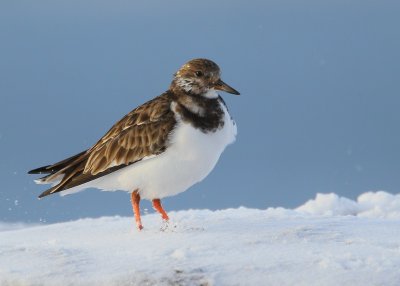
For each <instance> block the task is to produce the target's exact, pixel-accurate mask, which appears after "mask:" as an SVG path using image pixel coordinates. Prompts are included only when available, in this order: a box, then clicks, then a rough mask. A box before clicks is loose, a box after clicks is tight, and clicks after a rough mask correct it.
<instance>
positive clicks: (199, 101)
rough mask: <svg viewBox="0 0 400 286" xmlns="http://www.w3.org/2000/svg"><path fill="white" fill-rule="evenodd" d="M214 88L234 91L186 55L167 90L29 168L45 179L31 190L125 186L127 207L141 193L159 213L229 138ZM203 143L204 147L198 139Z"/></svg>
mask: <svg viewBox="0 0 400 286" xmlns="http://www.w3.org/2000/svg"><path fill="white" fill-rule="evenodd" d="M215 90H223V91H226V92H230V93H234V94H239V93H238V92H237V91H236V90H234V89H233V88H231V87H230V86H228V85H226V84H225V83H224V82H222V81H221V79H220V70H219V67H218V66H217V65H216V64H215V63H214V62H212V61H210V60H206V59H195V60H192V61H189V62H188V63H186V64H185V65H184V66H182V67H181V69H179V71H178V72H177V73H176V74H175V76H174V79H173V81H172V83H171V86H170V88H169V90H168V91H166V92H165V93H163V94H162V95H160V96H158V97H156V98H154V99H152V100H150V101H148V102H147V103H145V104H143V105H141V106H139V107H137V108H135V109H134V110H132V111H131V112H129V113H128V114H127V115H126V116H124V117H123V118H122V119H121V120H120V121H118V122H117V123H116V124H115V125H114V126H113V127H112V128H111V129H110V130H109V131H108V132H107V133H106V134H105V135H104V136H103V137H102V138H101V139H100V140H99V141H98V142H97V143H96V144H94V145H93V146H92V147H91V148H90V149H88V150H86V151H84V152H81V153H79V154H77V155H75V156H72V157H70V158H68V159H65V160H63V161H60V162H58V163H55V164H53V165H49V166H44V167H41V168H38V169H35V170H32V171H30V172H29V173H30V174H47V175H46V176H45V177H43V178H41V179H39V180H37V182H38V183H44V184H46V183H52V184H53V187H52V188H50V189H48V190H46V191H45V192H43V193H42V194H41V195H40V196H39V197H44V196H47V195H50V194H53V193H57V192H62V191H65V192H66V193H72V192H76V191H80V190H83V189H85V188H88V187H95V188H99V189H102V190H116V189H121V190H125V191H129V192H131V193H132V202H133V204H134V209H136V208H138V204H139V200H140V196H142V197H144V198H148V199H152V200H153V204H154V207H155V208H156V209H157V210H158V211H160V212H161V213H162V214H163V212H164V210H163V209H162V207H161V203H160V201H159V200H160V198H163V197H165V196H169V195H174V194H176V193H179V192H181V191H184V190H185V189H187V188H188V187H190V186H191V185H192V184H194V183H196V182H197V181H200V180H202V179H203V178H204V177H205V176H206V175H207V174H208V173H209V172H210V171H211V170H212V168H213V167H214V165H215V163H216V161H217V160H218V158H219V155H220V154H221V153H222V151H223V149H224V148H225V146H226V145H228V144H229V143H231V142H232V141H233V140H234V136H235V134H236V126H235V124H234V122H233V121H232V120H231V117H230V115H229V114H228V111H227V108H226V105H225V103H224V101H223V100H222V98H221V97H220V96H219V95H218V94H217V93H216V92H215ZM227 123H229V124H228V125H226V124H227ZM190 130H193V131H190ZM195 130H198V131H195ZM193 132H194V133H193ZM207 138H210V140H208V139H207ZM212 138H214V139H212ZM208 141H209V142H208ZM200 142H201V143H200ZM213 142H214V143H213ZM207 143H209V144H210V146H204V145H207ZM203 148H204V150H203ZM206 148H214V149H215V151H213V150H212V149H206ZM167 150H168V151H167ZM169 150H171V151H169ZM213 152H214V153H213ZM214 154H215V155H214ZM174 161H176V163H175V164H178V165H176V166H175V165H174ZM199 162H200V163H199ZM168 165H171V166H172V167H173V168H176V170H175V169H174V170H173V172H172V171H171V170H170V169H169V168H168ZM180 168H186V169H187V170H180ZM190 169H193V174H191V173H188V171H190ZM196 170H197V171H196ZM196 174H197V175H196ZM130 178H131V179H132V180H130ZM157 182H158V183H159V184H157ZM166 184H168V186H165V185H166ZM171 184H176V188H174V186H171ZM163 186H165V187H163ZM161 189H164V190H161ZM165 216H166V213H165V212H164V214H163V218H165ZM139 220H140V216H139ZM138 225H139V224H138ZM140 226H141V224H140Z"/></svg>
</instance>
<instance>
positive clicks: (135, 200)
mask: <svg viewBox="0 0 400 286" xmlns="http://www.w3.org/2000/svg"><path fill="white" fill-rule="evenodd" d="M131 202H132V208H133V213H134V215H135V220H136V225H137V227H138V229H139V230H142V229H143V225H142V221H141V219H140V208H139V203H140V195H139V193H138V190H135V191H133V192H132V194H131Z"/></svg>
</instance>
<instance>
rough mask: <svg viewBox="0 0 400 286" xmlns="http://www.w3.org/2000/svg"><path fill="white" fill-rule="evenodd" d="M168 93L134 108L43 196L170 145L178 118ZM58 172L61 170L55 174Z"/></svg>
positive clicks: (104, 173)
mask: <svg viewBox="0 0 400 286" xmlns="http://www.w3.org/2000/svg"><path fill="white" fill-rule="evenodd" d="M170 105H171V97H170V96H168V94H167V93H164V94H162V95H161V96H159V97H157V98H155V99H153V100H151V101H149V102H147V103H145V104H143V105H141V106H139V107H138V108H136V109H134V110H132V111H131V112H130V113H128V114H127V115H126V116H125V117H123V118H122V119H121V120H120V121H118V122H117V123H116V124H115V125H114V126H113V127H112V128H111V129H110V130H109V131H108V132H107V133H106V134H105V135H104V136H103V137H102V138H101V139H100V140H99V141H98V142H97V143H96V144H95V145H94V146H93V147H92V148H90V149H89V150H88V151H87V152H86V154H84V157H85V159H84V160H82V157H80V158H81V160H79V161H76V162H74V163H72V164H71V165H70V167H69V168H68V167H67V168H64V169H63V170H62V172H63V173H62V174H63V175H64V177H63V179H62V180H61V182H60V183H59V184H58V185H56V186H54V187H53V188H50V189H49V190H47V191H45V192H44V193H42V194H41V195H40V196H39V197H43V196H46V195H49V194H53V193H56V192H60V191H62V190H66V189H69V188H72V187H75V186H78V185H81V184H84V183H86V182H88V181H91V180H94V179H96V178H99V177H101V176H103V175H106V174H109V173H111V172H113V171H116V170H118V169H120V168H122V167H124V166H127V165H130V164H133V163H135V162H137V161H140V160H142V159H143V158H145V157H148V156H154V155H158V154H160V153H162V152H164V150H165V149H166V147H167V146H166V145H167V144H168V136H169V134H170V133H171V131H172V130H173V128H174V126H175V124H176V120H175V117H174V113H173V112H172V111H171V109H170ZM53 175H54V176H55V175H57V174H53Z"/></svg>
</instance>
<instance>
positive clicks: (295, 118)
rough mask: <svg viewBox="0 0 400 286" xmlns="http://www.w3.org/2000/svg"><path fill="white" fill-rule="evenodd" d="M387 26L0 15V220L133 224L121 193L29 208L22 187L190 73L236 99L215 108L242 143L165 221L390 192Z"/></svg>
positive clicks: (257, 7)
mask: <svg viewBox="0 0 400 286" xmlns="http://www.w3.org/2000/svg"><path fill="white" fill-rule="evenodd" d="M399 12H400V4H399V2H398V1H308V0H307V1H250V2H249V1H209V0H206V1H198V2H188V1H168V4H167V3H166V2H165V1H94V0H88V1H61V0H60V1H33V2H32V1H2V2H1V3H0V39H1V48H0V147H1V148H0V156H1V160H0V174H1V175H0V176H1V177H0V178H1V182H2V184H1V187H0V220H3V221H26V222H38V221H46V222H54V221H64V220H70V219H76V218H80V217H87V216H93V217H96V216H101V215H131V207H130V202H129V196H128V195H127V194H126V193H123V192H117V193H104V192H98V191H95V190H88V191H85V192H83V193H80V194H76V195H72V196H67V197H59V196H51V197H47V198H45V199H43V200H40V201H39V200H37V199H36V197H37V195H38V194H40V193H41V191H43V190H44V187H43V186H37V185H35V184H34V183H33V181H32V179H33V177H32V176H28V175H27V174H26V171H28V170H30V169H32V168H35V167H38V166H41V165H45V164H49V163H53V162H56V161H59V160H61V159H64V158H65V157H67V156H70V155H73V154H75V153H78V152H80V151H82V150H84V149H86V148H88V147H90V146H91V145H92V144H94V143H95V142H96V140H97V139H98V138H99V137H101V136H102V135H103V134H104V132H106V131H107V130H108V129H109V128H110V127H111V126H112V125H113V124H114V122H115V121H117V120H118V119H119V118H121V117H122V116H123V115H125V114H126V113H127V112H129V111H130V110H131V109H133V108H134V107H136V106H137V105H139V104H141V103H143V102H145V101H147V100H149V99H151V98H152V97H154V96H157V95H159V94H161V93H162V92H163V91H165V90H166V89H167V88H168V86H169V84H170V81H171V79H172V74H173V73H174V72H175V71H176V70H177V69H178V68H179V67H180V66H181V65H182V64H183V63H184V62H186V61H187V60H189V59H192V58H197V57H206V58H210V59H212V60H214V61H215V62H217V63H218V64H219V65H220V67H221V69H222V73H223V74H222V75H223V79H224V81H226V82H227V83H228V84H230V85H231V86H233V87H234V88H236V89H237V90H239V91H240V92H241V94H242V95H241V96H239V97H236V96H232V95H229V94H222V95H223V97H224V99H225V100H226V102H227V104H228V106H229V108H230V111H231V113H232V115H233V116H234V118H235V120H236V121H237V124H238V131H239V134H238V138H237V142H236V143H235V144H234V145H232V146H229V147H228V149H227V150H226V151H225V153H224V154H223V155H222V157H221V160H220V162H219V164H218V165H217V167H216V168H215V170H214V171H213V172H212V173H211V175H210V176H209V177H208V178H207V179H206V180H205V181H203V182H202V183H200V184H198V185H196V186H194V187H192V188H191V189H190V190H189V191H187V192H185V193H183V194H181V195H179V196H176V197H172V198H168V199H166V200H165V202H164V204H165V207H166V209H168V210H178V209H188V208H211V209H221V208H228V207H238V206H241V205H244V206H248V207H257V208H266V207H269V206H285V207H294V206H296V205H300V204H302V203H303V202H304V201H305V200H307V199H309V198H311V197H313V196H314V195H315V193H317V192H335V193H338V194H340V195H344V196H347V197H350V198H355V197H357V195H358V194H360V193H362V192H365V191H368V190H380V189H383V190H386V191H388V192H392V193H397V192H399V190H400V176H399V170H400V152H399V146H400V133H399V123H400V112H399V107H400V99H399V95H400V88H399V75H400V55H399V51H400V30H399V27H400V18H399V17H398V15H399ZM143 207H144V208H149V209H150V204H149V203H144V204H143Z"/></svg>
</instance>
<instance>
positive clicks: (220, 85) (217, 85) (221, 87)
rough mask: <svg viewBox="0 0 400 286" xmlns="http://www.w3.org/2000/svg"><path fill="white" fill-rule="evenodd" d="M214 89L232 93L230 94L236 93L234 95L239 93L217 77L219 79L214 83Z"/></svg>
mask: <svg viewBox="0 0 400 286" xmlns="http://www.w3.org/2000/svg"><path fill="white" fill-rule="evenodd" d="M214 89H215V90H221V91H225V92H228V93H232V94H236V95H239V94H240V93H239V92H238V91H237V90H236V89H234V88H232V87H230V86H229V85H227V84H226V83H224V82H223V81H222V80H221V79H219V80H218V81H217V82H216V83H215V84H214Z"/></svg>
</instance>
